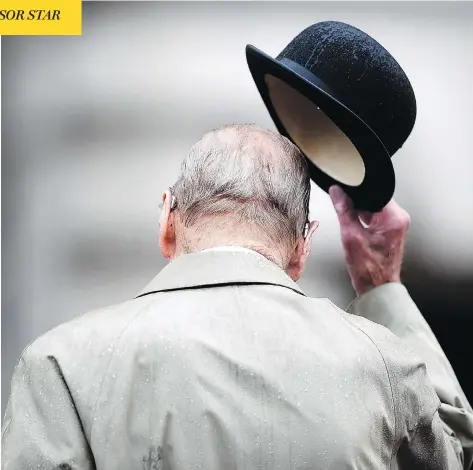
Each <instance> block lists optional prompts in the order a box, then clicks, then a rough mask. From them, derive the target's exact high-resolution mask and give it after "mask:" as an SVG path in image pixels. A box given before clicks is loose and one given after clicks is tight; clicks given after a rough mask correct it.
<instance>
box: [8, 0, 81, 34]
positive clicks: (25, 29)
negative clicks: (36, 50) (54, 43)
mask: <svg viewBox="0 0 473 470" xmlns="http://www.w3.org/2000/svg"><path fill="white" fill-rule="evenodd" d="M81 34H82V1H81V0H0V35H2V36H25V35H39V36H44V35H47V36H69V35H73V36H76V35H81Z"/></svg>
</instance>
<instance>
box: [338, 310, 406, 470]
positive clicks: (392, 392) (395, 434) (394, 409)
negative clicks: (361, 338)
mask: <svg viewBox="0 0 473 470" xmlns="http://www.w3.org/2000/svg"><path fill="white" fill-rule="evenodd" d="M329 303H330V305H331V306H332V308H335V309H336V310H337V313H339V312H338V308H336V307H335V305H333V304H332V302H330V301H329ZM339 315H340V313H339ZM340 316H341V317H342V318H343V320H344V321H346V322H347V323H349V324H350V325H351V326H352V327H354V328H356V329H357V330H358V331H360V332H361V333H363V335H365V336H366V337H367V338H368V339H369V340H370V342H371V343H372V344H373V346H374V347H375V348H376V350H377V351H378V353H379V355H380V356H381V359H382V361H383V364H384V367H385V369H386V375H387V376H388V382H389V388H390V391H391V400H392V409H393V415H394V440H393V443H392V449H391V458H390V459H389V468H391V466H392V461H393V458H394V452H395V449H396V440H397V432H398V422H397V421H398V418H397V410H396V401H395V398H394V388H393V384H392V379H391V374H390V373H389V368H388V365H387V363H386V359H385V358H384V355H383V353H382V352H381V350H380V349H379V348H378V345H377V344H376V343H375V341H374V340H373V338H371V336H370V335H369V334H368V333H366V332H365V331H363V330H362V329H361V328H360V327H359V326H357V325H355V324H353V323H352V322H351V321H350V320H348V319H347V318H346V317H345V316H344V315H340Z"/></svg>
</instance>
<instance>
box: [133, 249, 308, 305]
mask: <svg viewBox="0 0 473 470" xmlns="http://www.w3.org/2000/svg"><path fill="white" fill-rule="evenodd" d="M242 284H271V285H276V286H282V287H287V288H288V289H292V290H293V291H295V292H297V293H299V294H302V295H305V294H304V293H303V292H302V290H301V289H300V287H299V286H298V285H297V284H296V283H295V282H294V281H293V280H292V279H291V278H290V277H289V276H288V275H287V274H286V273H285V272H284V271H283V270H282V269H281V268H280V267H279V266H277V265H276V264H274V263H272V262H271V261H269V260H268V259H266V258H264V257H263V256H260V255H259V254H253V253H251V252H242V251H201V252H199V253H191V254H187V255H182V256H179V257H178V258H176V259H174V260H173V261H171V262H170V263H169V264H168V265H167V266H166V267H165V268H164V269H162V270H161V271H160V273H159V274H158V275H157V276H156V277H155V278H154V279H153V280H152V281H151V282H150V283H149V284H148V285H147V286H146V288H145V289H144V290H143V291H142V292H141V293H140V294H139V296H138V297H142V296H144V295H148V294H154V293H157V292H165V291H173V290H182V289H196V288H202V287H217V286H224V285H242Z"/></svg>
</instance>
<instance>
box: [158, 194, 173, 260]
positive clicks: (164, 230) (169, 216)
mask: <svg viewBox="0 0 473 470" xmlns="http://www.w3.org/2000/svg"><path fill="white" fill-rule="evenodd" d="M171 203H172V194H171V190H170V189H168V190H167V191H166V192H165V193H164V194H163V210H162V212H161V217H160V218H159V247H160V248H161V254H162V255H163V256H164V257H165V258H167V259H172V258H173V257H174V256H175V254H176V230H175V224H174V214H173V213H172V212H171Z"/></svg>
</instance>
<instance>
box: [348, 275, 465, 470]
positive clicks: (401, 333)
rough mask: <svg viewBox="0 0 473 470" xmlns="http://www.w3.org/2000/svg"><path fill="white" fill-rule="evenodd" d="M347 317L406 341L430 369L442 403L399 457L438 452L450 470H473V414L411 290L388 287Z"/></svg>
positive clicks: (358, 303)
mask: <svg viewBox="0 0 473 470" xmlns="http://www.w3.org/2000/svg"><path fill="white" fill-rule="evenodd" d="M347 311H348V312H349V313H353V314H355V315H359V316H363V317H365V318H367V319H369V320H371V321H373V322H375V323H378V324H380V325H383V326H385V327H386V328H388V329H389V330H390V331H391V332H392V333H394V334H395V335H396V336H397V337H398V338H400V339H401V340H403V342H404V343H405V344H407V346H408V347H409V348H410V349H411V350H412V351H413V352H414V353H415V354H416V355H417V356H418V357H419V358H420V360H421V361H422V362H424V363H425V365H426V369H427V374H428V377H425V380H427V381H428V383H429V384H430V383H432V385H433V388H434V389H435V392H436V394H437V396H438V399H439V401H440V403H439V407H438V410H437V411H436V412H435V413H434V414H433V416H432V417H430V418H428V419H424V421H423V422H422V423H420V424H419V426H418V427H417V428H416V432H415V433H414V434H413V435H412V436H411V438H410V439H409V440H407V441H404V442H403V443H402V444H401V447H400V448H399V457H400V458H401V459H402V458H403V456H405V455H407V454H406V453H409V452H410V453H412V452H413V453H415V454H417V456H418V457H419V458H420V456H421V455H424V458H425V455H426V454H428V453H429V452H430V453H431V454H434V455H435V452H433V451H432V449H438V450H439V452H442V453H443V455H448V460H449V464H448V467H444V468H463V469H467V470H470V469H473V410H472V408H471V406H470V404H469V403H468V400H467V398H466V396H465V395H464V393H463V390H462V388H461V386H460V384H459V383H458V380H457V378H456V376H455V373H454V371H453V369H452V367H451V365H450V363H449V361H448V359H447V357H446V356H445V353H444V352H443V350H442V348H441V346H440V345H439V343H438V341H437V339H436V338H435V335H434V334H433V332H432V330H431V329H430V327H429V325H428V324H427V322H426V321H425V319H424V317H423V316H422V314H421V312H420V311H419V309H418V308H417V306H416V305H415V303H414V301H413V300H412V299H411V297H410V295H409V293H408V292H407V289H406V288H405V287H404V286H403V285H402V284H399V283H389V284H385V285H383V286H380V287H377V288H375V289H373V290H371V291H369V292H367V293H366V294H364V295H362V296H361V297H359V298H357V299H356V300H355V301H353V302H352V303H351V304H350V305H349V307H348V309H347ZM417 380H418V381H419V382H418V386H419V387H420V389H422V388H423V387H424V382H425V380H423V379H422V376H421V375H420V376H419V377H418V379H417ZM419 391H420V390H419ZM412 392H413V393H414V392H415V390H414V389H413V390H412ZM439 436H441V437H439ZM444 446H445V448H444ZM442 449H443V450H442ZM437 457H438V456H437ZM401 468H402V467H401ZM429 468H430V467H429ZM433 468H434V467H433Z"/></svg>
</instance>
